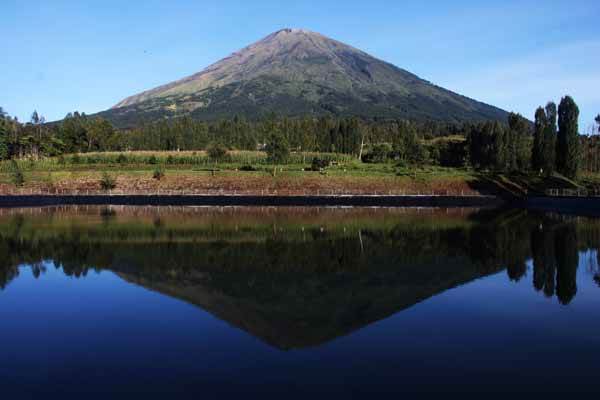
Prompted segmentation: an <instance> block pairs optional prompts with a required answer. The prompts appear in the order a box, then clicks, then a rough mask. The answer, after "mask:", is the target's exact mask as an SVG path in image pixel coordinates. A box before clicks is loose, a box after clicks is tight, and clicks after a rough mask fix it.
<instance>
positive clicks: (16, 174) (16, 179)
mask: <svg viewBox="0 0 600 400" xmlns="http://www.w3.org/2000/svg"><path fill="white" fill-rule="evenodd" d="M10 164H11V174H10V178H11V181H12V183H13V184H14V185H15V186H17V187H21V186H23V184H24V183H25V176H24V175H23V171H21V167H19V164H18V163H17V162H16V161H15V160H12V161H11V163H10Z"/></svg>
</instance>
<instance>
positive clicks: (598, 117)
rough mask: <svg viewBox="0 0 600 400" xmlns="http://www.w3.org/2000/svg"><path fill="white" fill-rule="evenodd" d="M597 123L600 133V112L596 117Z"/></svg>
mask: <svg viewBox="0 0 600 400" xmlns="http://www.w3.org/2000/svg"><path fill="white" fill-rule="evenodd" d="M596 125H598V126H597V127H596V128H598V133H599V134H600V114H598V116H597V117H596Z"/></svg>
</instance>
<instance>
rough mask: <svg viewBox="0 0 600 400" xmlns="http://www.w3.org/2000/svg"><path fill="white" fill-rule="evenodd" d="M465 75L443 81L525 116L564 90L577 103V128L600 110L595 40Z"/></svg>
mask: <svg viewBox="0 0 600 400" xmlns="http://www.w3.org/2000/svg"><path fill="white" fill-rule="evenodd" d="M467 74H468V75H467ZM467 74H460V75H459V74H456V75H455V76H450V77H448V78H447V81H446V82H445V83H444V84H443V85H445V86H446V87H448V88H449V89H452V90H455V91H457V92H459V93H463V94H465V95H467V96H469V97H473V98H476V99H478V100H481V101H484V102H487V103H490V104H494V105H496V106H498V107H501V108H504V109H506V110H510V111H518V112H520V113H522V114H523V115H526V116H528V117H532V116H533V114H534V111H535V108H536V107H537V106H539V105H543V104H545V103H546V102H547V101H549V100H553V101H558V100H560V98H561V97H562V96H564V95H567V94H568V95H571V96H573V98H574V99H575V101H576V102H577V103H578V104H579V106H580V109H581V123H582V124H583V126H585V124H586V123H588V122H589V121H591V120H592V119H593V116H595V115H596V114H597V113H598V112H600V41H581V42H576V43H571V44H567V45H562V46H558V47H555V48H550V49H545V50H542V51H539V52H536V53H533V54H531V55H529V56H527V57H525V58H521V59H517V60H511V61H506V62H504V63H502V62H501V63H499V64H498V63H496V66H493V67H489V68H482V69H480V70H470V71H468V72H467Z"/></svg>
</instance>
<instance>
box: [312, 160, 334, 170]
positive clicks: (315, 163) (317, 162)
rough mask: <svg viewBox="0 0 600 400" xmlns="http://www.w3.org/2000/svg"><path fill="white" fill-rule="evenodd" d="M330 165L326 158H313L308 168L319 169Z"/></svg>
mask: <svg viewBox="0 0 600 400" xmlns="http://www.w3.org/2000/svg"><path fill="white" fill-rule="evenodd" d="M330 165H331V161H330V160H326V159H324V158H317V157H315V158H313V160H312V163H311V166H310V169H311V170H313V171H321V170H323V169H325V168H327V167H329V166H330Z"/></svg>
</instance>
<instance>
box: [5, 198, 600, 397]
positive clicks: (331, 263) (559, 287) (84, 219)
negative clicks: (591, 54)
mask: <svg viewBox="0 0 600 400" xmlns="http://www.w3.org/2000/svg"><path fill="white" fill-rule="evenodd" d="M599 247H600V220H595V219H588V218H574V217H566V216H560V215H541V214H531V213H529V214H528V213H527V212H523V211H515V210H504V211H490V210H486V211H478V210H464V209H453V210H445V209H436V210H433V209H423V210H414V209H413V210H408V209H303V208H296V209H275V208H150V209H144V208H127V207H115V208H109V209H103V208H94V207H89V208H46V209H27V210H0V317H1V318H2V323H1V325H0V342H1V343H2V344H3V345H2V353H1V354H2V356H1V357H0V387H1V390H2V396H3V398H7V399H21V398H23V399H27V398H41V397H40V396H41V395H42V394H51V395H53V396H54V397H52V398H60V399H66V398H121V397H122V398H134V397H136V396H134V394H140V393H144V394H145V395H144V396H143V398H153V397H156V398H168V397H169V396H168V395H172V394H176V395H177V396H175V397H173V396H171V398H199V397H200V395H201V397H202V398H226V397H235V398H238V397H240V396H244V397H245V398H254V397H273V398H275V397H283V396H285V398H295V397H299V398H300V397H307V395H310V396H312V397H328V398H331V397H337V396H345V397H346V398H347V397H352V396H354V397H369V396H370V395H373V394H395V393H410V392H420V393H440V394H447V393H452V392H463V393H467V394H468V393H472V394H475V393H478V392H489V391H493V392H494V393H497V394H503V393H507V394H508V393H520V394H523V393H526V392H531V393H553V394H557V393H560V392H565V393H571V394H572V393H574V392H588V393H589V392H598V391H600V388H599V384H598V378H599V377H600V376H599V375H600V361H599V360H600V287H599V283H600V269H599V267H598V258H599V253H598V248H599Z"/></svg>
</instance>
